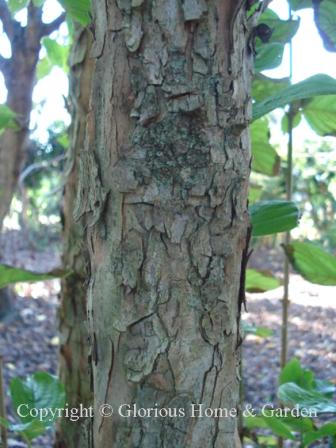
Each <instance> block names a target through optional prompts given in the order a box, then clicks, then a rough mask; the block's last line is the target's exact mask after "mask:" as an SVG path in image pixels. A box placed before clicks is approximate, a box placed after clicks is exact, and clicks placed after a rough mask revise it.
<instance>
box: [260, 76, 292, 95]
mask: <svg viewBox="0 0 336 448" xmlns="http://www.w3.org/2000/svg"><path fill="white" fill-rule="evenodd" d="M288 86H290V81H289V78H281V79H274V78H269V77H267V76H265V75H262V74H261V73H257V74H256V75H255V77H254V79H253V83H252V98H253V99H254V100H255V101H262V100H264V99H265V98H267V97H269V96H271V95H274V93H276V92H278V91H279V90H282V89H284V88H286V87H288Z"/></svg>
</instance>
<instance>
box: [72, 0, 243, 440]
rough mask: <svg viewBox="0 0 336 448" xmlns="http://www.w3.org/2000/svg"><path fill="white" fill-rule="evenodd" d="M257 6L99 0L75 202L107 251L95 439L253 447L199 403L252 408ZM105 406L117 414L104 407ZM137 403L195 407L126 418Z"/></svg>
mask: <svg viewBox="0 0 336 448" xmlns="http://www.w3.org/2000/svg"><path fill="white" fill-rule="evenodd" d="M243 4H245V2H236V0H234V1H228V0H227V1H223V0H208V1H205V0H184V1H180V0H153V1H144V0H132V1H130V0H109V1H108V2H106V1H105V0H95V1H94V16H95V19H94V32H95V42H94V48H93V56H94V57H95V58H96V59H95V61H96V65H95V73H94V79H93V88H92V108H91V110H90V112H89V116H88V126H87V138H86V145H85V150H83V151H82V152H81V158H80V173H79V190H78V196H77V201H76V207H75V216H76V217H77V219H80V218H81V217H83V216H85V219H86V222H87V232H86V233H87V241H88V249H89V253H90V260H91V277H90V284H89V288H88V325H89V332H90V344H91V360H92V363H91V365H92V385H93V392H94V418H93V421H92V440H91V442H90V446H94V447H99V448H105V447H111V446H113V447H118V448H119V447H120V448H122V447H123V448H124V447H167V448H168V447H175V448H179V447H181V448H187V447H192V448H197V447H202V448H205V447H216V448H220V447H222V448H231V447H237V446H238V445H239V441H237V438H236V436H235V435H236V432H237V418H235V417H227V418H206V417H203V418H193V417H191V410H192V404H202V405H203V406H204V408H208V407H209V408H212V409H216V408H224V409H226V410H234V409H237V408H238V402H239V373H238V372H239V362H240V353H239V345H240V343H241V336H240V308H241V299H242V298H241V294H240V292H239V291H240V290H241V287H240V283H241V281H242V280H241V279H242V278H243V277H244V276H243V275H242V272H241V270H242V269H241V266H242V265H244V260H243V258H244V257H243V253H244V249H245V246H246V239H247V234H248V225H249V224H248V213H247V189H248V179H249V173H250V159H251V156H250V147H249V146H250V145H249V136H248V130H247V126H248V122H249V119H250V115H251V105H250V93H249V92H250V78H251V56H250V54H249V51H248V48H247V47H248V45H247V31H246V30H247V28H248V27H247V18H246V10H245V7H244V6H243ZM103 403H108V404H109V405H112V406H113V408H114V414H113V416H112V417H109V418H108V417H106V418H104V417H102V416H101V415H100V413H99V410H100V406H101V405H102V404H103ZM122 404H127V405H131V406H133V404H134V405H136V406H137V407H138V408H146V409H148V408H152V407H157V408H159V409H161V408H169V409H171V412H174V411H173V410H174V409H178V408H181V409H183V410H184V411H185V417H176V418H175V417H173V416H172V417H166V418H154V417H151V418H141V417H134V418H133V417H129V418H123V417H122V416H121V415H119V412H118V409H119V406H121V405H122ZM132 409H133V408H132ZM232 412H234V411H232Z"/></svg>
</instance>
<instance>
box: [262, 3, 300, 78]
mask: <svg viewBox="0 0 336 448" xmlns="http://www.w3.org/2000/svg"><path fill="white" fill-rule="evenodd" d="M259 23H262V24H265V25H267V26H268V27H269V28H271V30H272V35H271V37H270V40H269V42H267V43H263V42H262V41H261V40H260V39H259V38H257V39H256V41H255V50H256V58H255V63H254V66H255V70H256V71H257V72H261V71H262V70H267V69H272V68H275V67H278V66H279V65H280V64H281V62H282V58H283V52H284V46H285V43H286V42H288V41H289V40H290V39H291V37H293V36H294V34H295V33H296V31H297V29H298V27H299V21H298V20H281V19H280V17H279V16H278V15H277V14H276V13H275V12H274V11H272V10H270V9H267V10H266V11H265V12H264V13H263V14H262V15H261V17H260V19H259Z"/></svg>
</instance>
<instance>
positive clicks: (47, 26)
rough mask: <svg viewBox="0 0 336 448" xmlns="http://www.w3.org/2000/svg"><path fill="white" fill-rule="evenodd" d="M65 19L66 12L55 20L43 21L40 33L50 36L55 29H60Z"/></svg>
mask: <svg viewBox="0 0 336 448" xmlns="http://www.w3.org/2000/svg"><path fill="white" fill-rule="evenodd" d="M64 20H65V13H63V14H61V15H60V16H58V17H57V18H56V19H55V20H53V21H52V22H50V23H43V24H42V27H41V32H40V35H41V37H42V36H49V34H51V33H52V32H53V31H56V30H58V28H59V27H60V26H61V25H62V23H63V22H64Z"/></svg>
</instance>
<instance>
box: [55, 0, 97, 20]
mask: <svg viewBox="0 0 336 448" xmlns="http://www.w3.org/2000/svg"><path fill="white" fill-rule="evenodd" d="M59 2H60V4H61V5H62V6H63V8H64V9H65V11H66V12H67V14H69V16H70V17H71V18H72V19H73V20H75V21H76V22H79V23H80V24H81V25H83V26H86V25H88V24H89V23H90V22H91V17H90V11H91V2H90V0H59Z"/></svg>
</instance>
